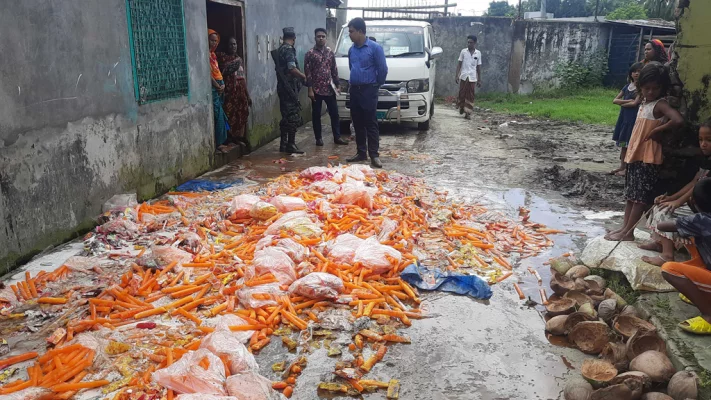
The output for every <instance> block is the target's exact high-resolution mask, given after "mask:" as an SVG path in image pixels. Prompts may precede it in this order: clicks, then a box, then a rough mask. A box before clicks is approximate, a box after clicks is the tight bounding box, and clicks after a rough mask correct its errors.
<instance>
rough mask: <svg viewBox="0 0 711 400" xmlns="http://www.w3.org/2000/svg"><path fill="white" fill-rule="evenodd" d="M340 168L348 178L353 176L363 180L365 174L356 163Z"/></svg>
mask: <svg viewBox="0 0 711 400" xmlns="http://www.w3.org/2000/svg"><path fill="white" fill-rule="evenodd" d="M341 170H342V171H343V175H345V176H347V177H349V178H353V179H355V180H357V181H363V180H365V174H364V173H363V171H362V170H361V169H360V168H359V166H358V165H349V166H347V167H344V168H342V169H341Z"/></svg>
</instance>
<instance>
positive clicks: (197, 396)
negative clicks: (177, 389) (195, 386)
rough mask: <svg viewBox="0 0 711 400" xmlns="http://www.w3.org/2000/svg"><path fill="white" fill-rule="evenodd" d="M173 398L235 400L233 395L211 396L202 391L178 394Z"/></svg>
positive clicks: (181, 399) (180, 399)
mask: <svg viewBox="0 0 711 400" xmlns="http://www.w3.org/2000/svg"><path fill="white" fill-rule="evenodd" d="M175 400H237V398H236V397H234V396H213V395H211V394H203V393H189V394H181V395H178V396H177V397H176V398H175Z"/></svg>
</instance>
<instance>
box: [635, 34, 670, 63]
mask: <svg viewBox="0 0 711 400" xmlns="http://www.w3.org/2000/svg"><path fill="white" fill-rule="evenodd" d="M652 61H656V62H658V63H661V64H666V63H667V62H669V56H668V55H667V50H666V49H665V48H664V43H662V41H661V40H659V39H652V40H651V41H650V42H648V43H647V44H646V45H644V60H642V61H641V63H643V64H645V65H646V64H647V63H649V62H652Z"/></svg>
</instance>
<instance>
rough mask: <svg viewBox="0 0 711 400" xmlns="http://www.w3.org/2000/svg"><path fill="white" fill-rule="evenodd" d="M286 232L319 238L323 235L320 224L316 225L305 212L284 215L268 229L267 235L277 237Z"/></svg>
mask: <svg viewBox="0 0 711 400" xmlns="http://www.w3.org/2000/svg"><path fill="white" fill-rule="evenodd" d="M281 231H284V232H286V233H287V234H289V235H292V236H294V235H299V236H301V237H304V238H317V237H320V236H321V234H322V233H323V230H322V229H321V227H320V226H319V224H316V223H314V222H313V221H312V220H311V218H309V215H308V214H307V213H306V212H305V211H292V212H288V213H286V214H284V215H282V216H281V217H280V218H279V219H277V220H276V221H274V223H272V224H271V225H269V228H267V230H266V232H264V233H265V234H266V235H277V234H279V232H281Z"/></svg>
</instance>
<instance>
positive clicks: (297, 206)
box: [270, 196, 306, 213]
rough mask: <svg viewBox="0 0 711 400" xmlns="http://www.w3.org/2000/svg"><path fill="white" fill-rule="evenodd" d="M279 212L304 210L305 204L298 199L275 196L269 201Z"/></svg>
mask: <svg viewBox="0 0 711 400" xmlns="http://www.w3.org/2000/svg"><path fill="white" fill-rule="evenodd" d="M270 203H272V205H274V207H276V208H277V210H279V212H282V213H287V212H289V211H298V210H305V209H306V202H305V201H304V200H303V199H301V198H299V197H292V196H276V197H274V198H272V200H271V201H270Z"/></svg>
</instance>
